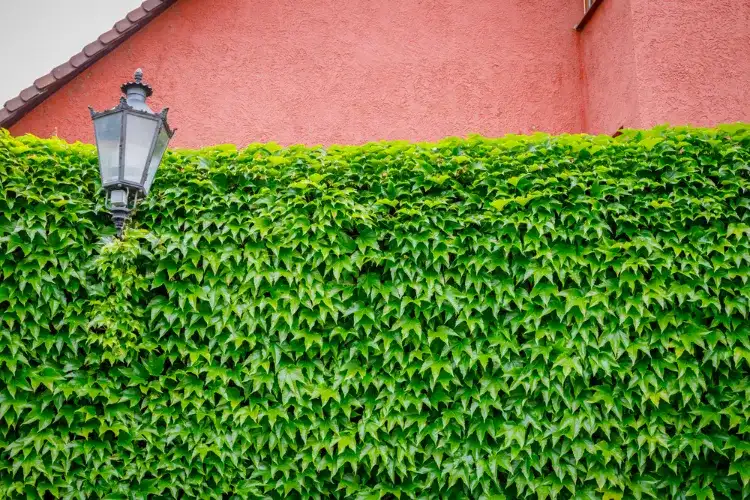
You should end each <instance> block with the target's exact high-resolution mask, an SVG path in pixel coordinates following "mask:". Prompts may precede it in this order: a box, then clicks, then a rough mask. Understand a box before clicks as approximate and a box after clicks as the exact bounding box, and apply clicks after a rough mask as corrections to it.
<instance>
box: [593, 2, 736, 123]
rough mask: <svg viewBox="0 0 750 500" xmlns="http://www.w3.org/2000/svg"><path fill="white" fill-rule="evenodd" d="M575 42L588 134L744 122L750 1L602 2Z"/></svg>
mask: <svg viewBox="0 0 750 500" xmlns="http://www.w3.org/2000/svg"><path fill="white" fill-rule="evenodd" d="M580 37H581V39H580V46H581V58H582V61H583V69H582V74H583V81H584V85H583V96H584V121H585V123H584V128H585V130H586V131H587V132H590V133H608V134H611V133H613V132H614V131H615V130H617V128H618V127H620V126H625V127H631V128H648V127H652V126H654V125H659V124H662V123H670V124H672V125H684V124H692V125H715V124H717V123H722V122H735V121H750V1H746V0H745V1H741V2H731V3H727V2H718V3H717V2H707V1H705V0H680V1H671V0H670V1H654V0H606V1H604V2H603V3H602V4H601V5H600V7H599V9H598V10H597V11H596V12H595V13H594V16H593V17H592V18H591V21H590V22H589V24H587V25H586V27H585V28H584V29H583V31H582V32H581V34H580Z"/></svg>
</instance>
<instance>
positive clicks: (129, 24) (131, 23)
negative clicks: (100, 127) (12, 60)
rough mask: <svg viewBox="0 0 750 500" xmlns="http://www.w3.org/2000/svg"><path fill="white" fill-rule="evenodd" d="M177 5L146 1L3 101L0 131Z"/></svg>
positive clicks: (163, 0)
mask: <svg viewBox="0 0 750 500" xmlns="http://www.w3.org/2000/svg"><path fill="white" fill-rule="evenodd" d="M176 2H177V0H146V1H145V2H143V3H142V4H141V5H140V6H139V7H137V8H136V9H134V10H132V11H131V12H129V13H128V14H127V15H126V16H125V17H124V18H122V19H121V20H120V21H117V22H116V23H115V24H114V26H113V27H112V29H111V30H109V31H107V32H105V33H102V34H101V35H99V37H98V38H97V39H96V40H94V41H93V42H91V43H89V44H88V45H86V46H85V47H84V48H83V49H82V50H81V51H80V52H78V53H77V54H75V55H74V56H73V57H71V58H70V59H68V61H67V62H65V63H63V64H61V65H60V66H58V67H56V68H54V69H53V70H52V71H50V72H49V73H47V74H46V75H44V76H42V77H40V78H37V79H36V80H35V81H34V83H33V84H32V85H31V86H30V87H27V88H25V89H24V90H22V91H21V92H20V93H19V94H18V96H16V97H14V98H13V99H10V100H9V101H6V103H5V105H4V106H3V107H2V108H0V128H10V127H11V126H12V125H14V124H15V123H16V122H18V120H20V119H21V118H23V117H24V116H25V115H26V114H27V113H29V112H30V111H31V110H33V109H34V108H35V107H37V106H38V105H39V104H41V103H42V102H43V101H44V100H45V99H47V98H48V97H49V96H51V95H52V94H54V93H55V92H56V91H57V90H59V89H60V88H61V87H63V86H64V85H65V84H66V83H68V82H69V81H71V80H72V79H73V78H75V77H76V76H78V75H80V74H81V73H83V71H84V70H86V69H87V68H89V67H90V66H92V65H93V64H94V63H95V62H97V61H98V60H99V59H101V58H103V57H104V56H106V55H107V54H109V53H110V52H112V51H113V50H114V49H116V48H117V47H119V46H120V44H122V43H123V42H124V41H125V40H127V39H128V38H130V37H131V36H132V35H134V34H135V33H137V32H138V31H139V30H140V29H141V28H143V27H144V26H145V25H147V24H148V23H150V22H151V21H153V20H154V19H155V18H156V17H158V16H159V14H161V13H162V12H164V11H165V10H167V8H169V7H170V6H171V5H173V4H174V3H176Z"/></svg>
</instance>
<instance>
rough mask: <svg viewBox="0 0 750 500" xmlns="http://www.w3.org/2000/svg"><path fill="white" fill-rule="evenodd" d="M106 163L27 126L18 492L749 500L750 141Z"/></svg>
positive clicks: (528, 140) (13, 457)
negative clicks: (115, 208)
mask: <svg viewBox="0 0 750 500" xmlns="http://www.w3.org/2000/svg"><path fill="white" fill-rule="evenodd" d="M95 154H96V152H95V149H94V147H92V146H89V145H81V144H74V145H69V144H66V143H63V142H60V141H57V140H39V139H35V138H32V137H24V138H12V137H10V136H9V135H8V134H7V133H6V132H0V187H1V188H2V189H0V272H1V274H0V277H1V278H2V280H1V281H0V497H28V498H33V497H37V496H50V495H53V496H63V497H68V498H97V497H105V496H106V497H107V498H146V497H147V496H149V495H157V496H162V497H175V496H178V495H180V494H181V492H183V493H184V497H185V498H191V497H197V496H202V497H205V498H209V497H213V498H229V497H231V496H232V495H236V497H238V498H242V497H262V496H268V497H273V498H286V497H289V496H292V497H298V496H314V497H341V498H343V497H347V498H406V497H424V498H527V497H528V498H539V499H544V498H548V497H551V498H555V497H556V498H570V497H576V498H672V497H675V498H677V497H680V498H681V497H696V498H745V497H748V496H750V485H749V484H748V481H750V440H749V437H750V423H749V422H750V420H749V418H750V364H749V363H750V336H749V332H750V320H748V297H750V285H748V278H749V277H750V252H749V251H748V238H750V225H748V220H749V219H750V215H749V214H750V197H748V189H749V188H750V168H749V167H750V126H748V127H745V126H742V125H735V126H726V127H722V128H719V129H711V130H706V129H690V128H680V129H657V130H653V131H648V132H626V133H625V134H624V135H622V136H620V137H617V138H614V139H613V138H609V137H589V136H559V137H550V136H546V135H534V136H530V137H516V136H510V137H506V138H503V139H499V140H490V139H482V138H469V139H447V140H444V141H441V142H439V143H436V144H411V143H400V142H393V143H378V144H368V145H364V146H356V147H338V146H332V147H329V148H320V147H312V148H306V147H291V148H288V149H282V148H280V147H278V146H275V145H273V144H266V145H252V146H250V147H248V148H247V149H244V150H241V151H237V150H236V149H234V148H233V147H225V146H220V147H215V148H209V149H205V150H202V151H172V152H170V153H169V154H168V156H167V158H166V160H165V164H163V165H162V168H161V170H160V171H159V174H158V175H157V178H156V182H155V184H154V187H153V189H152V193H151V195H150V197H149V198H148V199H147V200H146V201H145V202H143V204H142V205H141V207H140V209H139V210H138V212H137V214H136V215H135V217H134V220H133V221H132V222H131V224H130V229H129V231H128V232H127V233H126V237H125V240H124V241H119V240H117V239H114V238H113V234H114V228H113V226H112V225H111V223H110V221H109V217H108V214H107V213H106V211H105V210H104V207H103V205H102V201H103V196H101V194H100V192H99V191H98V189H99V180H98V170H97V160H96V157H95Z"/></svg>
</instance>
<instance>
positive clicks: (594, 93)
mask: <svg viewBox="0 0 750 500" xmlns="http://www.w3.org/2000/svg"><path fill="white" fill-rule="evenodd" d="M614 27H616V29H615V28H614ZM633 46H634V42H633V24H632V19H631V14H630V0H607V1H604V2H602V3H601V5H600V6H599V8H598V9H597V10H596V11H594V15H593V16H592V18H591V19H590V20H589V22H588V24H586V26H585V27H584V29H583V31H582V32H581V34H580V47H581V60H582V72H583V99H584V103H583V108H584V128H585V130H586V131H587V132H592V133H604V134H613V133H614V132H615V131H617V129H618V128H620V127H622V126H627V127H633V126H636V125H637V124H639V123H640V115H639V109H638V88H637V81H636V78H635V74H636V65H635V52H634V48H633Z"/></svg>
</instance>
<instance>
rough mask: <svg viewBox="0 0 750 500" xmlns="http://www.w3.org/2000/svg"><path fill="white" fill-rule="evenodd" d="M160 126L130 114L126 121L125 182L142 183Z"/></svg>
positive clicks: (142, 117)
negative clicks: (152, 144)
mask: <svg viewBox="0 0 750 500" xmlns="http://www.w3.org/2000/svg"><path fill="white" fill-rule="evenodd" d="M158 124H159V122H157V121H156V120H154V119H151V118H146V117H144V116H138V115H132V114H128V115H127V118H126V119H125V161H124V163H125V180H126V181H130V182H135V183H137V184H140V183H141V179H143V171H144V170H145V168H146V164H147V163H148V160H149V156H148V154H149V152H150V151H151V143H152V142H153V139H154V134H156V126H157V125H158Z"/></svg>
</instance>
